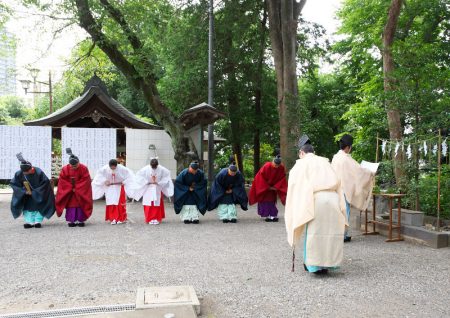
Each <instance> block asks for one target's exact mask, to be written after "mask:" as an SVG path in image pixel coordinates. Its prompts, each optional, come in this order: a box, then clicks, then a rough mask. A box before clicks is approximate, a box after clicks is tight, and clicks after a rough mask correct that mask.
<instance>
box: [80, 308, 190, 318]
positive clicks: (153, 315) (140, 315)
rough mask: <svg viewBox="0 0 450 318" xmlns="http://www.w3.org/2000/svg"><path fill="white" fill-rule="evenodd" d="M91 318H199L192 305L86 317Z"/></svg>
mask: <svg viewBox="0 0 450 318" xmlns="http://www.w3.org/2000/svg"><path fill="white" fill-rule="evenodd" d="M82 317H86V318H87V317H89V318H197V314H196V312H195V310H194V308H193V306H191V305H176V306H171V307H170V308H165V307H158V308H147V309H141V310H135V311H124V312H115V313H106V314H96V315H85V316H82Z"/></svg>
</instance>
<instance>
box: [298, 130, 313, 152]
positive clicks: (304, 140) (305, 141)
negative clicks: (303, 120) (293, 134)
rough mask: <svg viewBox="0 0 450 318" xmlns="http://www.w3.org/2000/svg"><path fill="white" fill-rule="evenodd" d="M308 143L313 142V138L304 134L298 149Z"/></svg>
mask: <svg viewBox="0 0 450 318" xmlns="http://www.w3.org/2000/svg"><path fill="white" fill-rule="evenodd" d="M306 144H311V140H310V139H309V137H308V135H306V134H304V135H303V136H301V137H300V139H299V140H298V145H297V146H298V149H300V148H302V147H303V146H304V145H306Z"/></svg>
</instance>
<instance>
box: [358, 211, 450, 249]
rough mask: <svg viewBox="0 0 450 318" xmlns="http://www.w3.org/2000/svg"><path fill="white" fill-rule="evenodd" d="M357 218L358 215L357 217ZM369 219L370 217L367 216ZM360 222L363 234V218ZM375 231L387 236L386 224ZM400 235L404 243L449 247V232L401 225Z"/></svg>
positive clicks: (379, 225)
mask: <svg viewBox="0 0 450 318" xmlns="http://www.w3.org/2000/svg"><path fill="white" fill-rule="evenodd" d="M358 218H359V215H358ZM369 218H371V216H369ZM360 221H361V228H360V229H361V231H362V232H364V216H363V217H362V219H361V220H360ZM369 230H372V225H369ZM377 231H378V232H379V233H380V234H381V235H383V236H387V234H388V225H387V224H377ZM402 234H403V237H404V239H405V241H409V242H414V243H419V244H422V245H426V246H429V247H432V248H436V249H437V248H445V247H448V246H449V245H450V235H449V232H436V231H430V230H427V229H425V228H424V227H419V226H412V225H403V224H402ZM396 235H397V232H396V231H394V232H393V236H394V237H396Z"/></svg>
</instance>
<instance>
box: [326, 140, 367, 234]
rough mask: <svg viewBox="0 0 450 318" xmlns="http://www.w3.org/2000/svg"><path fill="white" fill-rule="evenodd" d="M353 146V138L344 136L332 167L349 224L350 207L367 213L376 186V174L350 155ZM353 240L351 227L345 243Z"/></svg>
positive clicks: (347, 232)
mask: <svg viewBox="0 0 450 318" xmlns="http://www.w3.org/2000/svg"><path fill="white" fill-rule="evenodd" d="M352 145H353V137H352V136H350V135H348V134H345V135H343V136H342V138H341V139H340V140H339V148H340V150H339V151H338V153H337V154H335V155H334V156H333V160H332V161H331V166H332V167H333V169H334V171H335V172H336V174H337V176H338V178H339V179H340V181H341V185H342V191H343V192H344V195H345V204H346V213H347V220H348V223H349V224H350V206H352V207H354V208H355V209H358V210H360V211H365V210H366V209H367V206H368V204H369V200H370V197H371V195H372V189H373V185H374V173H373V172H371V171H370V170H368V169H365V168H362V167H361V165H360V164H358V163H357V162H356V160H355V159H353V158H352V156H351V155H350V151H352ZM351 239H352V237H351V234H350V227H348V228H347V230H346V232H345V233H344V242H350V240H351Z"/></svg>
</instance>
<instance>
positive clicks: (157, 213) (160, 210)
mask: <svg viewBox="0 0 450 318" xmlns="http://www.w3.org/2000/svg"><path fill="white" fill-rule="evenodd" d="M144 216H145V223H149V222H150V221H151V220H157V221H158V222H161V221H162V219H164V218H165V217H166V213H165V212H164V200H163V194H162V193H161V199H160V200H159V206H155V202H152V205H144Z"/></svg>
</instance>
